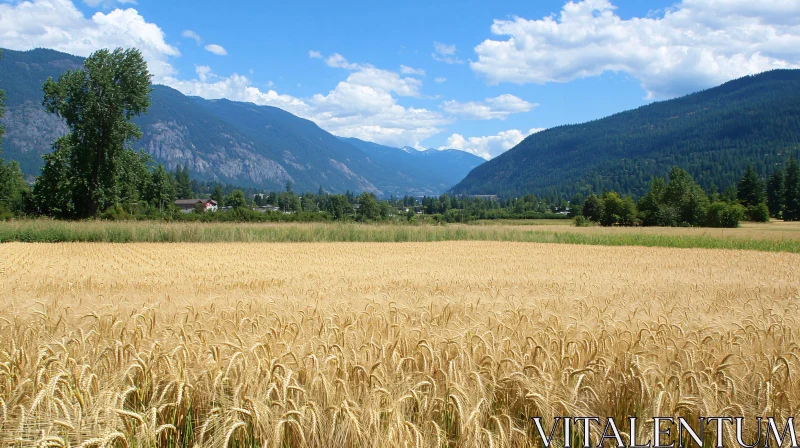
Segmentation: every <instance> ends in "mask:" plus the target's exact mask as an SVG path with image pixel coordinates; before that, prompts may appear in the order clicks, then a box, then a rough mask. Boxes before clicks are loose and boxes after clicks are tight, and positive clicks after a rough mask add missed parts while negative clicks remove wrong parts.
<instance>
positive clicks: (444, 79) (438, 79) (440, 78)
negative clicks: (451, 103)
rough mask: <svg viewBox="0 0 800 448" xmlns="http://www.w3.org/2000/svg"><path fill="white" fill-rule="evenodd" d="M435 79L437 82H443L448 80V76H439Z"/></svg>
mask: <svg viewBox="0 0 800 448" xmlns="http://www.w3.org/2000/svg"><path fill="white" fill-rule="evenodd" d="M434 81H436V83H437V84H441V83H443V82H445V81H447V78H442V77H439V78H436V79H434Z"/></svg>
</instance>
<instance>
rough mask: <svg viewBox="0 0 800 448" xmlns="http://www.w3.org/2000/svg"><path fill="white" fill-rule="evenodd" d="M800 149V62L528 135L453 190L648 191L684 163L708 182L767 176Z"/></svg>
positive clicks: (716, 183)
mask: <svg viewBox="0 0 800 448" xmlns="http://www.w3.org/2000/svg"><path fill="white" fill-rule="evenodd" d="M792 155H793V156H798V155H800V70H773V71H769V72H765V73H761V74H758V75H753V76H747V77H744V78H740V79H737V80H734V81H730V82H727V83H725V84H723V85H721V86H718V87H715V88H711V89H708V90H704V91H701V92H698V93H694V94H691V95H687V96H684V97H681V98H676V99H673V100H668V101H662V102H657V103H652V104H649V105H646V106H642V107H640V108H638V109H634V110H630V111H626V112H621V113H618V114H614V115H611V116H609V117H606V118H603V119H600V120H595V121H591V122H588V123H582V124H576V125H565V126H558V127H554V128H551V129H547V130H545V131H541V132H538V133H536V134H533V135H531V136H529V137H527V138H526V139H525V140H523V141H522V142H521V143H519V144H518V145H517V146H515V147H514V148H512V149H510V150H509V151H507V152H505V153H503V154H501V155H500V156H498V157H496V158H494V159H492V160H490V161H488V162H486V163H484V164H482V165H480V166H479V167H477V168H475V169H474V170H473V171H472V172H470V173H469V175H467V177H466V178H464V180H463V181H461V182H459V183H458V184H457V185H456V186H455V187H453V189H452V191H453V192H455V193H467V194H504V195H523V194H528V193H531V194H536V195H550V194H558V195H561V196H562V197H564V196H566V197H567V198H569V196H570V195H572V194H573V193H576V192H587V191H589V190H590V189H591V190H593V191H595V192H597V193H599V192H602V191H603V190H604V189H610V190H615V191H618V192H621V193H626V194H633V195H636V196H639V195H642V194H644V193H645V192H646V191H647V188H648V185H649V182H650V180H651V178H652V177H653V176H661V177H665V176H666V175H667V173H668V172H669V170H670V168H671V167H672V166H674V165H677V166H680V167H682V168H684V169H686V170H687V171H689V173H690V174H692V175H693V176H694V177H695V178H696V179H697V180H698V182H700V184H701V185H702V186H703V187H705V188H713V187H714V186H716V187H719V188H724V187H725V186H727V185H732V184H734V183H735V182H736V181H738V180H739V176H741V173H742V172H744V170H745V168H746V167H747V165H748V164H751V163H752V164H753V165H754V166H755V167H756V169H757V171H758V172H759V173H760V174H761V175H762V176H764V175H765V174H768V173H770V172H772V171H773V170H774V169H775V168H776V166H778V165H779V164H781V163H784V162H785V161H786V160H787V159H788V158H789V157H790V156H792Z"/></svg>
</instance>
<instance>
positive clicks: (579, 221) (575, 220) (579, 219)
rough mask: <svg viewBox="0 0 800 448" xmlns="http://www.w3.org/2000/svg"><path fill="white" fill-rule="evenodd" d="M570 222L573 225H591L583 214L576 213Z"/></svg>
mask: <svg viewBox="0 0 800 448" xmlns="http://www.w3.org/2000/svg"><path fill="white" fill-rule="evenodd" d="M572 223H573V224H574V225H575V227H591V225H592V222H591V221H589V220H588V219H586V217H585V216H581V215H578V216H576V217H574V218H572Z"/></svg>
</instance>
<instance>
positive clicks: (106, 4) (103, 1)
mask: <svg viewBox="0 0 800 448" xmlns="http://www.w3.org/2000/svg"><path fill="white" fill-rule="evenodd" d="M83 3H85V4H86V5H88V6H91V7H92V8H96V7H98V6H102V7H103V8H110V7H111V6H113V5H114V4H116V3H119V4H122V5H125V4H130V5H135V4H136V0H83Z"/></svg>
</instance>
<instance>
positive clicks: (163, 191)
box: [145, 164, 175, 212]
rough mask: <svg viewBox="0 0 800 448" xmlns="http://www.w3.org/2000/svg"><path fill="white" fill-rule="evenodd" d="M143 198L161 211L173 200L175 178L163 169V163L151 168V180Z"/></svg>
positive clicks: (168, 206) (170, 204) (169, 205)
mask: <svg viewBox="0 0 800 448" xmlns="http://www.w3.org/2000/svg"><path fill="white" fill-rule="evenodd" d="M145 199H146V200H147V202H149V203H150V205H151V206H153V207H155V208H157V209H158V210H159V211H161V212H163V211H164V210H166V209H168V208H170V207H171V206H172V204H173V203H174V202H175V179H174V178H173V177H172V176H170V174H169V173H168V172H167V170H166V169H164V165H160V164H159V165H158V166H157V167H156V169H154V170H153V174H152V176H151V180H150V182H149V183H148V184H147V192H146V195H145Z"/></svg>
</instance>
